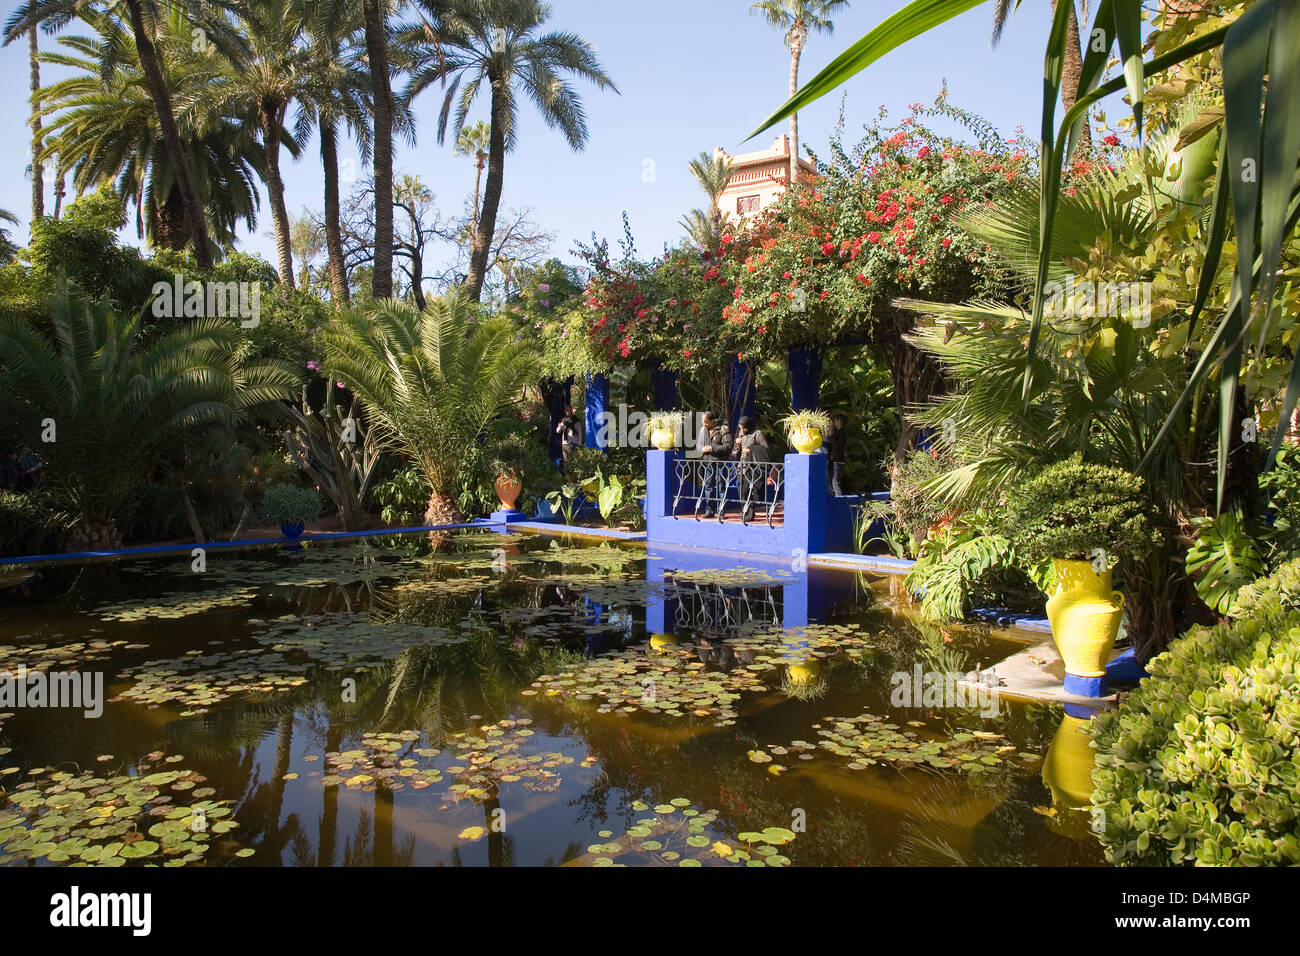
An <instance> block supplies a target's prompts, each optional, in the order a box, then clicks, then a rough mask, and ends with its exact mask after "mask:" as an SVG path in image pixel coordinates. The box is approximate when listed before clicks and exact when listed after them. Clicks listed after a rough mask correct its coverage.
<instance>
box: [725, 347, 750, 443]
mask: <svg viewBox="0 0 1300 956" xmlns="http://www.w3.org/2000/svg"><path fill="white" fill-rule="evenodd" d="M754 391H755V384H754V367H753V366H752V365H751V364H750V363H748V362H742V361H740V360H739V359H738V358H736V356H734V355H733V356H731V422H730V424H731V431H732V434H735V431H736V422H738V421H740V417H741V416H742V415H748V416H749V417H750V418H753V417H754Z"/></svg>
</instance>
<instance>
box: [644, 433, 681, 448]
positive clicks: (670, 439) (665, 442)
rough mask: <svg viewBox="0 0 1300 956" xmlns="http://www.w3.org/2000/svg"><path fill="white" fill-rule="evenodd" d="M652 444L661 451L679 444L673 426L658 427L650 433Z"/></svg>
mask: <svg viewBox="0 0 1300 956" xmlns="http://www.w3.org/2000/svg"><path fill="white" fill-rule="evenodd" d="M650 444H652V445H654V446H655V447H656V448H658V449H659V450H660V451H667V450H668V449H670V448H672V447H674V446H675V445H676V444H677V441H676V438H675V437H674V436H673V430H672V429H671V428H662V429H661V428H656V429H655V430H654V431H652V432H651V433H650Z"/></svg>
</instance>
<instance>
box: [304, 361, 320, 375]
mask: <svg viewBox="0 0 1300 956" xmlns="http://www.w3.org/2000/svg"><path fill="white" fill-rule="evenodd" d="M307 370H308V371H309V372H319V371H320V362H318V361H316V360H315V359H312V360H311V361H310V362H308V363H307Z"/></svg>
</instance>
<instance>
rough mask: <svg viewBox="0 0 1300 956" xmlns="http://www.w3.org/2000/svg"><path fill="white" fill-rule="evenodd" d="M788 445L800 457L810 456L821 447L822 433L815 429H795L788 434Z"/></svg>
mask: <svg viewBox="0 0 1300 956" xmlns="http://www.w3.org/2000/svg"><path fill="white" fill-rule="evenodd" d="M790 443H791V444H792V445H794V447H795V448H797V449H798V450H799V454H801V455H811V454H812V453H813V452H815V451H816V450H817V449H818V448H821V447H822V433H821V432H820V431H819V430H818V429H816V428H813V429H807V428H797V429H795V430H794V431H792V432H790Z"/></svg>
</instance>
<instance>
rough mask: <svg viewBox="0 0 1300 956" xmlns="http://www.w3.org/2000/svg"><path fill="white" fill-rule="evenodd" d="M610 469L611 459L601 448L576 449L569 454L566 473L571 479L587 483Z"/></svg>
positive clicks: (565, 467)
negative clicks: (589, 479)
mask: <svg viewBox="0 0 1300 956" xmlns="http://www.w3.org/2000/svg"><path fill="white" fill-rule="evenodd" d="M608 469H609V457H608V456H607V455H606V454H605V453H604V452H603V451H601V450H600V449H599V448H585V447H584V448H574V449H572V450H571V451H570V452H569V460H568V461H567V462H566V463H565V466H564V473H565V475H567V476H568V477H569V478H574V479H577V480H578V481H580V482H581V481H586V480H587V479H588V478H594V477H595V476H596V475H597V474H600V473H603V472H605V471H607V470H608Z"/></svg>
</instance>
